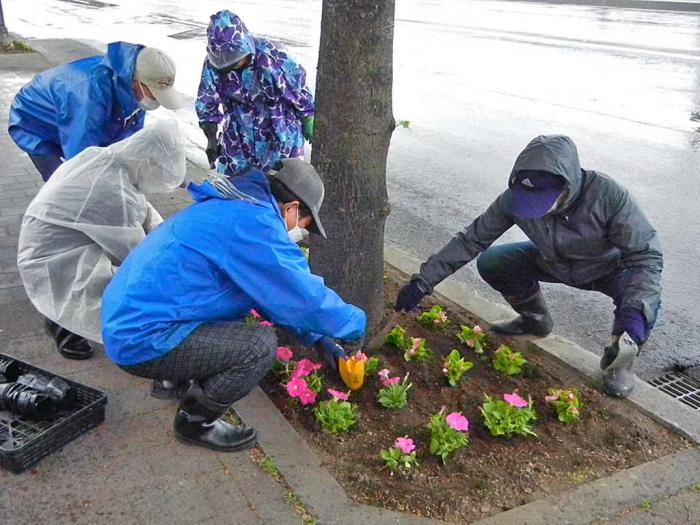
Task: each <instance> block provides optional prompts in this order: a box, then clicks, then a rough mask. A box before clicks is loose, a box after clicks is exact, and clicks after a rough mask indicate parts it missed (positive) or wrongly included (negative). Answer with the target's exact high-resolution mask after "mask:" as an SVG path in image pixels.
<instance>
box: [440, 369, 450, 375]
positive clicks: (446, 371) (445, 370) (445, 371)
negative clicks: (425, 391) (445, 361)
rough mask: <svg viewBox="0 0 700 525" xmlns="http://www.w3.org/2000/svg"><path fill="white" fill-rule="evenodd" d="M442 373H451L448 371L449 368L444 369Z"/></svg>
mask: <svg viewBox="0 0 700 525" xmlns="http://www.w3.org/2000/svg"><path fill="white" fill-rule="evenodd" d="M442 373H443V374H449V373H450V371H449V370H447V368H443V369H442Z"/></svg>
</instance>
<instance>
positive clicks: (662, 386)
mask: <svg viewBox="0 0 700 525" xmlns="http://www.w3.org/2000/svg"><path fill="white" fill-rule="evenodd" d="M649 384H650V385H652V386H655V387H656V388H658V389H659V390H661V391H662V392H666V393H667V394H668V395H670V396H672V397H673V398H674V399H677V400H678V401H680V402H681V403H684V404H686V405H688V406H689V407H691V408H695V409H700V382H698V381H696V380H695V379H693V378H692V377H690V376H687V375H685V374H684V373H682V372H669V373H668V374H666V375H663V376H661V377H657V378H656V379H652V380H651V381H649Z"/></svg>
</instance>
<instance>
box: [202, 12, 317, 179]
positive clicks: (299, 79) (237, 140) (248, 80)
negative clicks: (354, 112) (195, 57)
mask: <svg viewBox="0 0 700 525" xmlns="http://www.w3.org/2000/svg"><path fill="white" fill-rule="evenodd" d="M195 108H196V110H197V115H198V117H199V125H200V127H201V128H202V130H203V131H204V134H205V135H206V137H207V157H208V158H209V163H210V165H211V167H212V168H214V166H215V164H216V161H217V160H218V166H217V170H218V171H219V172H220V173H223V174H225V175H227V176H233V175H237V174H239V173H243V172H245V171H247V170H248V169H250V168H253V167H254V168H259V169H261V170H262V171H263V172H266V173H267V172H268V171H269V170H270V169H272V168H273V167H274V166H275V165H276V164H277V163H278V162H279V161H280V160H281V159H283V158H300V157H303V155H304V138H306V139H307V140H311V139H312V137H313V125H314V117H313V115H314V101H313V95H312V93H311V91H310V90H309V88H308V87H307V86H306V71H304V68H303V67H301V66H300V65H299V64H297V63H296V61H295V60H294V59H293V58H292V57H291V56H289V55H288V54H287V52H286V51H285V50H284V49H282V48H281V47H280V46H278V45H277V44H275V43H273V42H271V41H269V40H267V39H264V38H258V37H254V36H253V35H251V33H250V32H249V31H248V29H247V28H246V26H245V24H244V23H243V21H242V20H241V19H240V18H239V17H238V16H236V15H235V14H233V13H232V12H230V11H226V10H224V11H219V12H218V13H216V14H214V15H212V17H211V22H210V23H209V27H208V28H207V58H206V59H205V60H204V67H203V69H202V80H201V82H200V84H199V92H198V94H197V102H196V104H195ZM219 127H220V128H221V130H220V131H221V133H220V134H219Z"/></svg>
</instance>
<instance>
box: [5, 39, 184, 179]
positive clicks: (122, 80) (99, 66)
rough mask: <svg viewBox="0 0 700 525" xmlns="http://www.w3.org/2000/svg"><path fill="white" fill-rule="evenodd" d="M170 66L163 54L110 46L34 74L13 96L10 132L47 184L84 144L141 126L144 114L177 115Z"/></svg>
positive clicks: (102, 142) (107, 141) (108, 140)
mask: <svg viewBox="0 0 700 525" xmlns="http://www.w3.org/2000/svg"><path fill="white" fill-rule="evenodd" d="M174 82H175V62H174V61H173V59H172V58H170V57H169V56H168V55H166V54H165V53H163V52H162V51H160V50H158V49H155V48H152V47H144V46H142V45H139V44H129V43H127V42H112V43H111V44H109V45H108V46H107V54H106V55H104V56H102V55H98V56H93V57H88V58H83V59H81V60H76V61H75V62H71V63H69V64H65V65H62V66H58V67H54V68H52V69H49V70H47V71H44V72H43V73H40V74H38V75H37V76H35V77H34V78H33V79H32V80H31V81H30V82H29V83H28V84H27V85H25V86H24V87H23V88H22V89H21V90H20V91H19V93H17V95H16V96H15V99H14V101H13V102H12V107H11V108H10V118H9V127H8V132H9V134H10V136H11V137H12V140H14V141H15V144H17V146H18V147H19V148H20V149H22V150H23V151H25V152H26V153H27V154H29V158H30V159H31V161H32V162H33V163H34V166H35V167H36V169H37V171H38V172H39V173H40V174H41V177H42V179H44V182H46V181H47V180H49V177H51V175H52V174H53V172H54V171H56V168H58V167H59V166H60V165H61V163H62V162H63V161H66V160H68V159H71V158H73V157H75V156H76V155H77V154H78V153H80V152H81V151H83V150H84V149H86V148H87V147H89V146H99V147H105V146H109V145H111V144H114V143H115V142H119V141H120V140H123V139H125V138H127V137H129V136H131V135H133V134H134V133H136V132H137V131H139V130H140V129H142V128H143V121H144V115H145V111H147V110H151V109H156V108H158V107H160V106H163V107H164V108H167V109H178V108H179V107H181V106H182V97H181V95H180V94H179V93H178V92H177V91H175V89H174V88H173V83H174Z"/></svg>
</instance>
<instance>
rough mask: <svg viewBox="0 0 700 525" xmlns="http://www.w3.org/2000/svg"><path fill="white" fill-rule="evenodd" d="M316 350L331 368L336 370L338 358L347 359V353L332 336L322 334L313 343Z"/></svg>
mask: <svg viewBox="0 0 700 525" xmlns="http://www.w3.org/2000/svg"><path fill="white" fill-rule="evenodd" d="M314 346H315V348H316V350H317V351H318V353H319V354H320V355H321V357H322V358H323V360H324V361H325V363H326V366H328V368H330V369H331V370H335V371H336V372H337V371H338V359H347V358H348V354H346V353H345V350H344V349H343V347H342V346H340V345H339V344H338V343H336V342H335V341H334V340H333V339H332V338H330V337H328V336H325V335H324V336H323V337H321V339H319V340H318V341H316V343H315V344H314Z"/></svg>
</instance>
